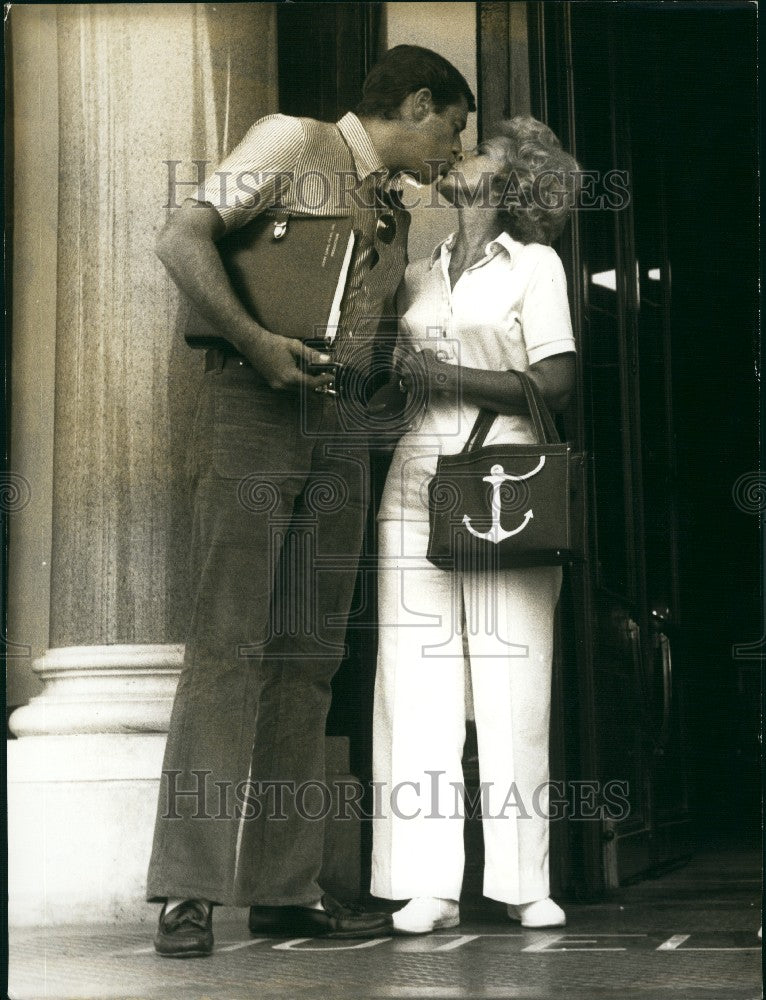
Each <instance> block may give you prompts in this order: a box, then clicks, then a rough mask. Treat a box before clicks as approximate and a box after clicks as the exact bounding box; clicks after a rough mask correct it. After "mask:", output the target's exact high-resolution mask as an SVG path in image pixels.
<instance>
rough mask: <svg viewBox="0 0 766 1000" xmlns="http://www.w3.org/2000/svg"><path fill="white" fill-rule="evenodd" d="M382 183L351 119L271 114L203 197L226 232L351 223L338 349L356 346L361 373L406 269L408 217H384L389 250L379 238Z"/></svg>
mask: <svg viewBox="0 0 766 1000" xmlns="http://www.w3.org/2000/svg"><path fill="white" fill-rule="evenodd" d="M387 177H388V171H387V169H386V167H385V165H384V164H383V162H382V161H381V159H380V157H379V155H378V153H377V151H376V150H375V147H374V146H373V144H372V141H371V139H370V137H369V135H368V134H367V132H366V131H365V129H364V126H363V125H362V123H361V121H360V120H359V118H357V116H356V115H354V114H353V113H351V112H349V113H348V114H346V115H344V117H343V118H342V119H341V120H340V121H339V122H337V123H336V124H333V123H331V122H320V121H315V120H314V119H311V118H293V117H289V116H287V115H282V114H274V115H268V116H267V117H265V118H261V119H260V120H259V121H257V122H256V123H255V124H254V125H253V126H252V127H251V128H250V130H249V131H248V133H247V134H246V136H245V137H244V139H243V140H242V142H241V143H240V144H239V145H238V146H237V147H236V148H235V149H234V150H232V152H231V153H230V154H229V155H228V156H227V157H226V159H225V160H224V161H223V162H222V163H221V164H220V165H219V167H218V168H217V170H216V171H215V172H214V173H213V174H212V176H211V177H210V178H209V179H208V181H207V183H206V185H205V192H204V197H205V200H206V201H208V202H209V203H210V204H212V205H213V207H214V208H215V209H216V210H217V211H218V213H219V215H220V216H221V219H222V220H223V222H224V225H225V226H226V229H227V231H231V230H234V229H238V228H239V227H241V226H244V225H246V224H247V223H248V222H250V221H251V220H252V219H254V218H255V217H256V216H257V215H259V214H260V213H262V212H265V211H269V210H280V211H284V212H286V213H287V214H288V215H296V216H318V217H328V216H330V217H331V216H336V217H338V216H340V217H348V216H350V217H351V218H352V219H353V223H354V229H355V231H356V238H357V242H356V249H355V253H354V263H353V266H352V271H351V275H350V278H349V283H348V285H347V288H346V295H345V297H344V301H343V305H342V309H341V317H340V327H339V331H338V343H337V346H338V349H339V351H340V350H341V348H342V346H343V347H344V348H345V349H346V350H349V349H351V346H352V345H351V342H352V341H353V342H354V345H357V346H354V348H353V350H354V355H355V363H357V364H361V365H364V364H365V363H366V361H367V360H368V359H367V358H366V357H364V355H366V354H367V353H368V351H367V350H365V348H364V345H367V348H369V346H370V344H371V342H372V339H373V338H374V336H375V333H376V331H377V329H378V326H379V323H380V318H381V317H386V316H390V315H391V314H392V312H393V306H392V303H393V299H394V296H395V294H396V290H397V288H398V286H399V283H400V282H401V279H402V277H403V275H404V269H405V266H406V247H407V231H408V228H409V214H408V213H407V212H405V211H403V210H401V209H398V208H392V209H390V210H389V209H386V210H385V211H386V212H387V213H388V212H390V214H391V216H393V219H394V223H395V234H394V236H393V239H392V240H391V241H390V242H389V243H384V242H382V241H381V240H379V239H377V238H376V234H377V231H378V227H379V219H380V217H381V214H382V209H381V208H380V206H379V205H378V206H377V207H376V199H375V192H376V190H377V189H380V187H381V185H383V184H384V182H385V181H386V179H387ZM307 335H308V334H307ZM357 355H358V356H357Z"/></svg>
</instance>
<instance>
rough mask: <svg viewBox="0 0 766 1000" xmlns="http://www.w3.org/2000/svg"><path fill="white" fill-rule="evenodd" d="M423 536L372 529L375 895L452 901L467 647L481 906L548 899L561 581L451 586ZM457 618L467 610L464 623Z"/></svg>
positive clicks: (475, 577) (478, 581)
mask: <svg viewBox="0 0 766 1000" xmlns="http://www.w3.org/2000/svg"><path fill="white" fill-rule="evenodd" d="M427 541H428V524H427V523H424V522H423V521H422V520H419V521H402V520H397V521H381V522H380V523H379V554H380V568H379V577H378V580H379V583H378V594H379V606H378V616H379V625H380V632H379V647H378V667H377V677H376V682H375V710H374V721H373V740H374V748H373V771H374V773H373V780H374V782H375V783H376V785H375V789H376V803H375V817H374V819H373V837H374V839H373V855H372V885H371V891H372V893H373V895H375V896H379V897H382V898H386V899H410V898H412V897H414V896H437V897H442V898H445V899H459V897H460V889H461V885H462V880H463V867H464V849H463V816H464V815H465V808H464V806H463V802H462V797H461V789H462V782H463V772H462V765H461V758H462V752H463V744H464V741H465V720H466V709H465V704H466V690H467V678H466V670H467V669H468V664H467V663H466V658H465V656H464V636H463V620H464V621H465V640H466V646H467V650H468V654H469V660H470V688H471V692H472V696H473V706H474V716H475V719H476V728H477V735H478V747H479V771H480V781H481V800H480V801H481V805H482V829H483V833H484V850H485V867H484V894H485V895H486V896H488V897H490V898H491V899H496V900H499V901H501V902H504V903H516V904H520V903H525V902H531V901H533V900H536V899H543V898H545V897H546V896H548V894H549V889H548V819H547V812H548V794H547V793H548V788H547V782H548V780H549V776H548V742H549V723H550V692H551V660H552V650H553V614H554V610H555V607H556V602H557V600H558V596H559V591H560V588H561V570H560V569H559V568H558V567H542V568H534V569H524V570H503V571H499V572H495V573H486V572H467V573H452V572H448V571H445V570H440V569H436V568H435V567H434V566H432V565H431V564H430V563H429V562H428V561H427V560H426V559H425V552H426V547H427ZM463 609H464V611H463Z"/></svg>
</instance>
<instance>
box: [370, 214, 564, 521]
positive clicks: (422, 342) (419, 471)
mask: <svg viewBox="0 0 766 1000" xmlns="http://www.w3.org/2000/svg"><path fill="white" fill-rule="evenodd" d="M455 238H456V234H455V233H453V234H452V235H451V236H449V237H448V238H447V239H446V240H444V241H443V242H442V243H440V244H439V246H437V247H436V249H435V250H434V252H433V254H432V255H431V257H430V258H424V259H422V260H418V261H415V262H414V263H412V264H410V265H409V266H408V268H407V272H406V274H405V279H404V283H403V286H402V289H401V290H400V293H399V299H398V307H399V308H398V311H399V316H400V323H399V341H398V347H397V352H398V353H400V354H401V353H406V352H407V351H408V350H414V351H419V350H422V349H423V348H425V347H430V348H431V349H432V350H435V351H437V352H441V353H442V356H443V357H444V360H446V361H448V362H449V363H451V364H460V365H462V366H464V367H467V368H480V369H483V370H490V371H506V370H507V369H509V368H513V369H515V370H518V371H526V369H527V368H529V366H530V365H532V364H534V363H535V362H537V361H541V360H542V359H543V358H548V357H552V356H553V355H555V354H565V353H569V352H572V351H575V349H576V346H575V340H574V334H573V332H572V322H571V319H570V314H569V302H568V299H567V283H566V275H565V273H564V267H563V265H562V263H561V260H560V258H559V256H558V254H557V253H556V251H555V250H553V248H552V247H549V246H543V245H542V244H539V243H529V244H524V243H519V242H518V241H516V240H514V239H513V238H512V237H511V236H510V235H508V234H507V233H501V234H500V235H499V236H498V237H497V238H496V239H494V240H492V241H491V242H490V243H488V244H487V246H486V252H485V256H484V257H482V259H481V260H480V261H478V262H477V263H476V264H473V265H472V266H471V267H469V268H467V269H466V270H465V271H464V272H463V273H462V274H461V275H460V277H459V278H458V280H457V281H456V282H455V286H454V288H453V287H451V286H450V279H449V264H450V258H451V255H452V248H453V247H454V244H455ZM478 412H479V411H478V407H476V406H474V405H473V404H471V403H467V402H466V401H464V400H461V401H460V402H459V403H458V404H457V405H456V404H455V403H454V402H449V401H446V400H444V399H441V398H439V397H434V398H433V399H432V400H431V401H430V402H429V406H428V408H427V410H426V412H425V414H424V416H423V418H422V421H420V422H418V423H417V426H415V427H414V428H413V430H411V431H409V432H408V433H407V434H406V435H405V436H404V437H403V438H402V439H401V440H400V442H399V445H398V446H397V451H396V453H395V455H394V459H393V461H392V465H391V471H390V473H389V479H392V478H393V480H395V481H396V482H397V483H399V484H401V485H402V486H403V487H404V492H405V493H406V494H411V495H410V496H409V498H408V499H407V498H406V497H404V498H403V502H404V507H405V510H406V511H408V512H409V514H410V516H417V515H416V511H417V510H418V509H419V510H420V511H421V513H424V514H425V515H427V505H424V503H423V501H424V500H425V497H424V494H423V490H422V483H420V484H416V482H415V480H417V479H420V478H422V477H424V476H430V475H433V473H434V471H435V469H436V458H437V456H438V455H439V454H440V453H443V454H454V453H455V452H458V451H460V449H461V448H462V447H463V444H464V443H465V441H466V440H467V438H468V435H469V433H470V430H471V427H472V426H473V423H474V421H475V419H476V416H477V414H478ZM534 440H535V437H534V432H533V429H532V424H531V421H530V419H529V418H528V417H526V416H517V415H510V414H501V415H499V416H498V417H497V418H496V419H495V422H494V424H493V426H492V429H491V431H490V433H489V435H488V436H487V439H486V443H487V444H493V443H496V442H518V443H524V442H532V441H534ZM410 479H412V482H411V483H410V485H409V486H405V482H406V481H408V480H410ZM410 487H411V488H410ZM414 491H417V494H418V497H419V498H420V499H418V497H416V496H415V492H414ZM392 503H393V504H394V505H395V506H394V507H392V506H391V504H392ZM396 506H398V504H397V503H396V500H395V497H394V496H393V495H392V493H391V490H390V489H389V488H388V486H387V490H386V494H385V495H384V498H383V504H382V506H381V511H380V514H379V516H380V517H381V518H386V517H389V516H398V515H396V513H395V507H396Z"/></svg>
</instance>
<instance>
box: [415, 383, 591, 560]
mask: <svg viewBox="0 0 766 1000" xmlns="http://www.w3.org/2000/svg"><path fill="white" fill-rule="evenodd" d="M516 375H517V376H518V377H519V380H520V382H521V385H522V387H523V389H524V394H525V397H526V400H527V406H528V408H529V414H530V417H531V419H532V424H533V426H534V429H535V437H536V438H537V441H536V443H534V444H508V443H505V444H504V443H498V444H493V445H488V446H487V445H485V444H484V442H485V440H486V438H487V435H488V434H489V431H490V429H491V427H492V424H493V423H494V421H495V419H496V417H497V414H496V413H493V412H492V411H490V410H480V411H479V415H478V416H477V418H476V422H475V423H474V425H473V428H472V429H471V433H470V434H469V436H468V440H467V441H466V443H465V445H464V447H463V449H462V451H460V452H459V453H458V454H456V455H440V456H439V459H438V462H437V466H436V475H435V476H434V477H433V479H432V480H431V482H430V483H429V487H428V497H429V502H428V506H429V521H430V533H429V539H428V553H427V557H428V559H429V561H430V562H432V563H434V565H436V566H439V567H441V568H445V569H449V568H461V569H477V568H481V567H488V566H495V567H498V568H514V567H522V566H556V565H561V564H563V563H567V562H573V561H577V560H580V559H582V558H584V544H585V506H584V492H585V467H586V459H587V456H586V454H585V453H584V452H577V451H575V450H574V448H573V447H572V445H571V443H569V442H562V441H561V440H560V438H559V435H558V432H557V430H556V426H555V424H554V422H553V418H552V416H551V414H550V410H549V409H548V406H547V404H546V402H545V400H544V398H543V396H542V394H541V392H540V390H539V389H538V388H537V386H536V385H535V383H534V382H533V381H532V380H531V379H530V378H529V376H528V375H526V374H525V373H524V372H518V371H517V372H516ZM504 490H505V492H506V494H507V496H506V499H505V503H504V500H503V493H504ZM520 512H521V523H520V524H519V523H517V524H516V525H515V526H514V527H510V526H509V527H503V524H506V525H509V524H512V523H513V522H512V521H511V517H512V516H513V515H514V514H515V516H516V520H517V521H518V518H519V516H520Z"/></svg>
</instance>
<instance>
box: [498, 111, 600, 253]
mask: <svg viewBox="0 0 766 1000" xmlns="http://www.w3.org/2000/svg"><path fill="white" fill-rule="evenodd" d="M482 145H483V146H484V147H488V148H491V149H492V150H493V152H496V153H499V154H500V155H501V157H502V160H503V166H501V168H500V170H499V171H498V173H497V174H496V176H495V177H494V178H493V188H494V191H495V195H496V196H499V200H498V214H499V216H500V221H501V222H502V224H503V228H504V229H505V230H507V232H508V233H510V235H511V236H512V237H513V238H514V239H515V240H518V241H519V242H520V243H545V244H548V245H549V244H551V243H552V242H553V241H554V240H555V239H556V238H557V237H558V236H559V235H560V234H561V231H562V230H563V228H564V226H565V225H566V221H567V219H568V218H569V213H570V212H571V210H572V208H573V206H574V204H575V199H576V196H577V185H578V176H579V171H580V167H579V164H578V163H577V161H576V160H575V158H574V157H573V156H570V155H569V153H567V152H566V151H565V150H564V149H562V148H561V143H560V142H559V140H558V138H557V137H556V135H555V134H554V133H553V132H552V131H551V129H549V128H548V126H547V125H545V124H544V123H543V122H541V121H538V120H537V119H536V118H532V117H531V116H530V115H516V116H515V117H514V118H511V119H509V120H508V121H503V122H500V123H499V124H498V125H497V127H496V128H495V129H494V131H493V132H492V134H491V136H490V137H489V138H488V139H487V140H486V142H485V143H483V144H482Z"/></svg>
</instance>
